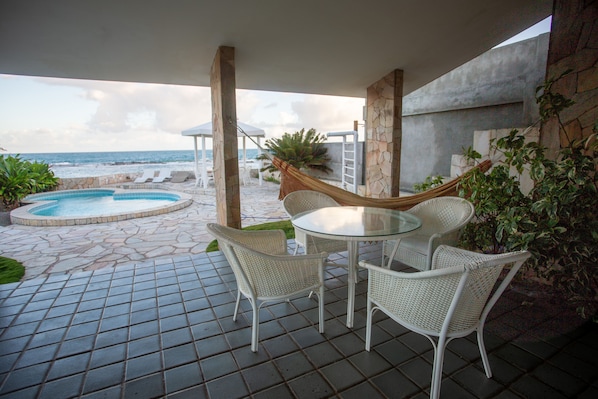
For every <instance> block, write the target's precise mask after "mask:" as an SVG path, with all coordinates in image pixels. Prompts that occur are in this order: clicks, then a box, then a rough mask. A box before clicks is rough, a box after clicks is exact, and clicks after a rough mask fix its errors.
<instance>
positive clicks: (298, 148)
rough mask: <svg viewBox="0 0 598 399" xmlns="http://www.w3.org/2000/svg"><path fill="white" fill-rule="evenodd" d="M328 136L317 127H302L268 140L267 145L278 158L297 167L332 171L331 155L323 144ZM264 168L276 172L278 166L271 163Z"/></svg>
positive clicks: (262, 157) (261, 157)
mask: <svg viewBox="0 0 598 399" xmlns="http://www.w3.org/2000/svg"><path fill="white" fill-rule="evenodd" d="M324 141H326V137H325V136H324V135H322V134H320V133H317V132H316V130H315V129H313V128H312V129H309V130H308V131H307V132H306V131H305V129H301V130H299V131H298V132H295V133H293V134H290V133H284V134H283V135H282V137H280V138H277V137H275V138H272V139H268V140H266V143H265V145H266V147H268V149H269V151H270V153H271V154H272V155H274V156H275V157H277V158H280V159H282V160H283V161H285V162H287V163H289V164H291V165H293V166H294V167H296V168H297V169H303V170H309V169H315V170H319V171H322V172H326V173H328V172H332V169H330V168H329V167H328V165H327V164H328V162H329V161H330V157H329V156H328V149H327V148H326V147H324V146H323V145H322V144H323V143H324ZM259 159H268V158H267V157H266V156H265V155H260V158H259ZM264 170H268V171H270V172H275V171H276V167H275V166H274V165H269V166H267V167H266V168H264Z"/></svg>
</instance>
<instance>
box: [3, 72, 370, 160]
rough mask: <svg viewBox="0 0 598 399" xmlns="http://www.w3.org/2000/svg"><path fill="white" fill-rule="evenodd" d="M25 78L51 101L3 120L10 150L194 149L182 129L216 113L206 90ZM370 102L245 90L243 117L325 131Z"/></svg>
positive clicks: (277, 128)
mask: <svg viewBox="0 0 598 399" xmlns="http://www.w3.org/2000/svg"><path fill="white" fill-rule="evenodd" d="M20 80H21V81H23V82H24V83H23V85H24V86H23V87H25V83H26V84H28V85H29V86H35V87H37V90H39V91H40V93H43V94H40V93H31V96H37V97H40V96H44V98H43V99H42V101H40V105H39V109H38V108H36V107H28V109H27V115H29V116H28V118H27V119H30V120H24V119H23V118H21V119H20V120H19V123H18V124H16V125H14V124H13V125H11V124H10V123H8V122H5V123H4V126H3V121H1V120H0V145H2V147H4V148H6V149H8V150H9V151H10V152H20V153H27V152H65V151H127V150H131V151H135V150H161V149H188V148H191V147H192V140H190V139H189V138H188V137H182V136H181V131H182V130H184V129H188V128H190V127H193V126H196V125H199V124H202V123H205V122H208V121H210V120H211V118H212V115H211V93H210V88H206V87H192V86H175V85H161V84H140V83H126V82H125V83H123V82H106V81H88V80H73V79H50V78H27V77H22V78H21V79H20ZM32 81H33V82H35V85H31V82H32ZM1 84H2V81H0V85H1ZM13 84H14V83H13ZM29 86H27V87H29ZM73 89H74V90H73ZM0 90H1V87H0ZM23 90H25V89H23ZM44 103H45V104H53V105H54V104H56V103H59V104H56V105H60V109H65V110H66V112H61V113H60V115H58V113H57V112H53V113H52V117H53V120H52V123H51V124H50V123H49V116H48V110H47V109H46V112H43V110H42V108H43V104H44ZM81 104H83V105H81ZM362 105H363V99H353V98H342V97H331V96H309V95H304V94H296V93H273V92H262V91H249V90H237V117H238V119H239V120H241V121H243V122H245V123H248V124H251V125H254V126H258V127H261V128H263V129H264V130H265V131H266V134H267V137H275V136H280V135H282V134H283V133H284V132H294V131H297V130H300V129H301V128H306V129H309V128H312V127H313V128H315V129H316V130H317V131H318V132H322V133H326V132H329V131H336V130H350V129H351V128H352V126H353V120H354V119H359V118H360V116H361V114H362V111H361V109H362ZM29 108H30V109H29ZM58 117H60V118H61V119H60V120H59V121H57V120H56V119H57V118H58ZM9 126H17V129H14V128H10V127H9Z"/></svg>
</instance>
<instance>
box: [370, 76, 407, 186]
mask: <svg viewBox="0 0 598 399" xmlns="http://www.w3.org/2000/svg"><path fill="white" fill-rule="evenodd" d="M366 102H367V105H366V107H367V110H366V122H365V133H366V137H365V145H366V155H365V162H366V168H365V170H366V172H365V173H366V175H365V184H366V195H368V196H369V197H371V198H388V197H398V196H399V183H400V175H401V140H402V134H403V132H402V128H401V123H402V113H403V71H402V70H400V69H396V70H394V71H392V72H391V73H389V74H388V75H386V76H385V77H383V78H382V79H380V80H379V81H377V82H376V83H374V84H372V85H371V86H370V87H368V89H367V100H366Z"/></svg>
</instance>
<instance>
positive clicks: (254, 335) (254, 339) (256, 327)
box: [251, 301, 260, 352]
mask: <svg viewBox="0 0 598 399" xmlns="http://www.w3.org/2000/svg"><path fill="white" fill-rule="evenodd" d="M251 307H252V308H253V324H252V325H251V351H252V352H257V349H258V345H257V343H258V337H259V334H260V314H259V311H260V308H259V306H257V304H256V303H255V302H254V301H251Z"/></svg>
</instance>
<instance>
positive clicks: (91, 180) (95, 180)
mask: <svg viewBox="0 0 598 399" xmlns="http://www.w3.org/2000/svg"><path fill="white" fill-rule="evenodd" d="M130 181H131V175H130V174H114V175H106V176H95V177H73V178H65V179H60V180H59V182H58V188H57V189H58V190H79V189H83V188H99V187H103V186H106V185H110V184H118V183H125V182H130Z"/></svg>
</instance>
